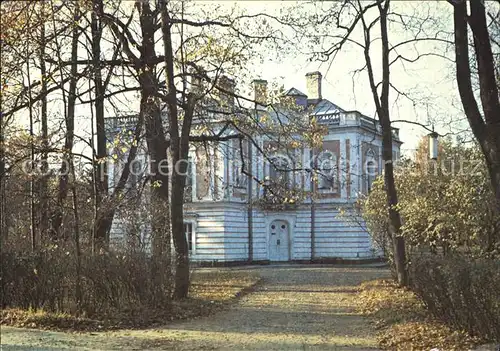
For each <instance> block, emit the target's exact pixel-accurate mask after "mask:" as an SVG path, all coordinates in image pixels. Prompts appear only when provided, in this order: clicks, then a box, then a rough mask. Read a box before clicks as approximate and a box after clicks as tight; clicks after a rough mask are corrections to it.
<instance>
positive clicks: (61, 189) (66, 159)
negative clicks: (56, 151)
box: [50, 3, 80, 239]
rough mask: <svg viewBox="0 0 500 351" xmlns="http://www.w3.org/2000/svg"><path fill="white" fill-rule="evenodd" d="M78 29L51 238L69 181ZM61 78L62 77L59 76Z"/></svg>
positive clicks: (57, 230)
mask: <svg viewBox="0 0 500 351" xmlns="http://www.w3.org/2000/svg"><path fill="white" fill-rule="evenodd" d="M77 4H78V3H75V12H74V15H73V21H74V22H76V21H78V19H79V18H80V9H79V7H78V6H77ZM79 35H80V31H79V29H78V26H76V25H75V26H74V27H73V33H72V39H71V61H72V64H71V69H70V81H69V91H68V106H67V110H66V113H65V124H66V134H65V139H64V150H63V157H62V162H61V168H60V174H59V184H58V190H57V204H56V207H55V209H54V211H53V213H52V215H51V229H50V230H51V234H50V236H51V238H52V239H58V238H60V237H61V233H60V231H61V225H62V222H63V219H64V201H65V200H66V197H67V195H68V183H69V173H70V167H69V165H70V164H71V162H72V157H71V153H72V152H73V143H74V135H75V105H76V84H77V81H78V78H77V73H78V65H77V62H76V60H77V59H78V37H79ZM61 78H62V77H61Z"/></svg>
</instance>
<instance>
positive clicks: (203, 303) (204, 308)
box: [0, 271, 260, 331]
mask: <svg viewBox="0 0 500 351" xmlns="http://www.w3.org/2000/svg"><path fill="white" fill-rule="evenodd" d="M259 279H260V278H259V276H258V275H256V274H250V273H242V272H228V271H216V272H214V271H211V272H195V273H194V274H193V276H192V286H191V290H190V296H189V298H188V299H186V300H184V301H178V302H177V301H175V302H174V303H173V304H172V307H171V309H170V310H158V309H135V310H129V311H125V312H121V313H120V314H113V315H110V314H106V315H102V316H101V318H96V319H89V318H83V317H76V316H74V315H70V314H64V313H51V312H46V311H44V310H36V311H35V310H21V309H12V308H7V309H2V311H1V312H0V318H1V319H0V325H8V326H14V327H24V328H37V329H48V330H77V331H97V330H113V329H122V328H129V329H134V328H146V327H152V326H158V325H162V324H165V323H166V322H170V321H175V320H181V319H190V318H197V317H200V316H205V315H208V314H211V313H214V312H216V311H218V310H220V309H222V308H225V307H226V306H227V305H229V304H231V303H232V302H233V301H235V300H236V299H237V298H239V297H240V296H242V295H243V294H245V293H247V292H249V291H251V290H252V288H253V287H254V286H255V285H256V284H257V282H258V281H259Z"/></svg>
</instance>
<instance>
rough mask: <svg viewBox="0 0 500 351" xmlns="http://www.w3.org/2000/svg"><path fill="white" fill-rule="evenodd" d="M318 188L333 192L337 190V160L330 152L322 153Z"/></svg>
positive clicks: (319, 159) (319, 161) (319, 163)
mask: <svg viewBox="0 0 500 351" xmlns="http://www.w3.org/2000/svg"><path fill="white" fill-rule="evenodd" d="M317 167H318V174H319V177H318V188H319V189H321V190H329V191H333V190H334V188H335V172H336V169H337V158H336V157H335V155H334V154H333V153H331V152H330V151H324V152H322V153H321V154H320V155H319V157H318V165H317Z"/></svg>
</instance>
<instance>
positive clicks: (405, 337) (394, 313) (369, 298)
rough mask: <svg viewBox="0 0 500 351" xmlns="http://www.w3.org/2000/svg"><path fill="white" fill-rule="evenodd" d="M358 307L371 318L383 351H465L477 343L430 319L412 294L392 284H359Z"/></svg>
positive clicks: (380, 282)
mask: <svg viewBox="0 0 500 351" xmlns="http://www.w3.org/2000/svg"><path fill="white" fill-rule="evenodd" d="M359 308H360V309H361V311H362V313H363V314H364V315H366V316H369V317H372V318H373V319H374V321H375V325H376V327H377V329H378V330H379V331H378V335H377V341H378V343H379V346H380V347H381V348H383V349H384V350H404V351H408V350H431V349H433V348H437V349H439V350H441V351H444V350H468V349H470V348H471V347H472V346H473V345H474V344H475V343H477V341H478V340H475V339H474V338H472V337H470V336H469V335H468V334H467V333H465V332H463V331H456V330H452V329H450V328H449V327H447V326H446V325H444V324H443V323H442V322H439V321H437V320H435V319H433V318H432V317H431V316H430V314H429V312H428V311H427V310H426V308H425V306H424V305H423V303H422V302H421V301H420V300H419V299H418V298H417V296H416V295H415V294H414V293H413V292H411V291H410V290H407V289H402V288H398V287H397V285H396V284H395V283H394V282H392V281H388V280H376V281H371V282H367V283H363V284H362V285H361V293H360V299H359Z"/></svg>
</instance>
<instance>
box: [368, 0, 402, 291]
mask: <svg viewBox="0 0 500 351" xmlns="http://www.w3.org/2000/svg"><path fill="white" fill-rule="evenodd" d="M377 6H378V10H379V14H380V18H379V21H380V33H381V41H382V90H381V93H380V96H379V94H378V91H377V84H376V83H375V78H374V73H373V65H372V60H371V57H370V44H371V37H370V29H371V27H369V26H367V23H366V21H365V18H364V17H361V21H362V23H363V28H364V34H365V49H364V55H365V61H366V68H367V71H368V78H369V82H370V89H371V91H372V95H373V101H374V103H375V106H376V110H377V115H378V118H379V121H380V125H381V127H382V159H383V161H384V182H385V190H386V195H387V207H388V215H389V228H388V229H389V234H390V236H391V240H392V244H393V254H394V267H395V269H396V275H397V280H398V284H399V285H401V286H406V285H407V284H408V273H407V269H406V248H405V240H404V238H403V237H402V236H401V216H400V214H399V211H398V210H397V204H398V194H397V190H396V185H395V182H394V164H393V160H392V143H393V140H392V128H391V118H390V112H389V89H390V63H389V38H388V29H387V13H388V11H389V0H385V1H383V2H381V3H378V4H377Z"/></svg>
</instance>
